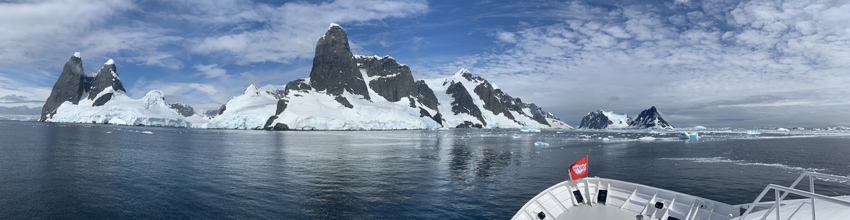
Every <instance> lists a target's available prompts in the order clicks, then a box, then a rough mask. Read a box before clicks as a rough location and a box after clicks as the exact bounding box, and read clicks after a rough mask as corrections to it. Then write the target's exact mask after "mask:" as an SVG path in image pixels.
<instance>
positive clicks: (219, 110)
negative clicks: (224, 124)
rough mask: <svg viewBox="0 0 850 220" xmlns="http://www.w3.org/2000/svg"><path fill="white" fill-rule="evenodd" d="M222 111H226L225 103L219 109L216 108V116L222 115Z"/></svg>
mask: <svg viewBox="0 0 850 220" xmlns="http://www.w3.org/2000/svg"><path fill="white" fill-rule="evenodd" d="M224 110H227V103H225V104H224V105H221V108H218V115H221V114H224Z"/></svg>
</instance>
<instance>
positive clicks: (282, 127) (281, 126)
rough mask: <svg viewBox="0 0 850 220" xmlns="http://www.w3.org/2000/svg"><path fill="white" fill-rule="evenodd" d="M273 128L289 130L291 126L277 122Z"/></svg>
mask: <svg viewBox="0 0 850 220" xmlns="http://www.w3.org/2000/svg"><path fill="white" fill-rule="evenodd" d="M272 130H275V131H283V130H289V126H287V125H286V124H284V123H277V124H275V125H274V127H272Z"/></svg>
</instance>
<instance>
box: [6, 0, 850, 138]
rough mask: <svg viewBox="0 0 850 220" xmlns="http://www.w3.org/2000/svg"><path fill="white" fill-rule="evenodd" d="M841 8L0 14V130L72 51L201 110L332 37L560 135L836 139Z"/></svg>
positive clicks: (844, 121) (231, 3) (446, 7)
mask: <svg viewBox="0 0 850 220" xmlns="http://www.w3.org/2000/svg"><path fill="white" fill-rule="evenodd" d="M847 12H850V2H847V1H843V0H839V1H816V0H800V1H767V0H754V1H735V0H728V1H727V0H709V1H696V0H690V1H688V0H669V1H614V0H604V1H496V0H492V1H424V0H400V1H371V0H337V1H294V2H293V1H250V0H216V1H191V0H171V1H166V0H147V1H132V0H112V1H110V0H105V1H80V0H43V1H11V2H9V3H0V115H26V114H32V115H37V114H38V113H39V112H40V108H41V105H43V102H44V100H46V99H47V96H48V95H49V93H50V89H51V88H52V86H53V84H54V83H55V81H56V79H57V78H58V76H59V73H60V72H61V68H62V65H63V64H64V63H65V61H67V60H68V58H69V57H70V56H71V55H72V54H73V53H74V52H76V51H79V52H81V53H82V57H83V62H84V68H85V70H86V71H87V72H96V71H97V70H99V69H100V67H101V65H102V64H103V62H105V61H106V60H108V59H114V60H115V62H116V64H117V68H118V74H119V75H120V78H121V80H122V82H123V83H124V86H125V87H126V88H127V92H128V95H130V96H131V97H134V98H140V97H142V96H144V95H145V93H147V92H148V91H151V90H162V91H163V92H164V93H165V94H166V101H167V102H183V103H188V104H191V105H192V106H194V107H195V108H196V109H197V110H208V109H214V108H217V107H218V106H220V105H221V104H223V103H224V102H226V101H227V100H228V99H229V98H231V97H233V96H235V95H238V94H240V93H241V92H242V91H243V90H244V89H245V88H246V87H247V86H248V85H249V84H251V83H254V84H257V85H259V86H262V85H267V84H274V85H284V84H286V83H287V82H289V81H291V80H294V79H298V78H304V77H307V76H308V75H309V72H310V66H311V65H312V56H313V52H314V51H313V50H314V46H315V43H316V41H317V40H318V38H319V37H321V36H322V34H324V32H325V31H326V30H327V27H328V25H329V24H330V23H332V22H333V23H338V24H340V25H341V26H342V27H343V28H344V29H345V30H346V32H347V33H348V36H349V38H350V42H351V44H352V49H353V50H354V53H355V54H363V55H379V56H383V55H390V56H393V57H394V58H396V59H397V60H398V61H399V62H400V63H404V64H407V65H409V66H410V67H411V69H412V70H413V73H414V77H415V78H417V79H430V78H438V77H445V76H448V75H451V74H454V73H455V72H456V71H458V70H459V69H460V68H467V69H469V70H470V71H472V72H473V73H474V74H476V75H480V76H482V77H484V78H485V79H488V80H489V81H490V82H491V83H495V84H497V85H499V86H500V87H501V88H502V89H503V90H504V91H506V92H507V93H508V94H511V95H512V96H515V97H520V98H522V99H523V101H525V102H534V103H537V104H539V105H540V106H542V107H543V108H544V109H546V110H547V111H551V112H553V113H554V114H556V115H557V116H559V117H561V118H562V119H563V120H564V121H565V122H567V123H569V124H571V125H578V122H579V121H580V120H581V117H582V116H584V115H585V114H587V113H588V112H590V111H593V110H596V109H600V108H602V109H605V110H608V111H615V112H618V113H627V114H629V115H631V116H635V115H637V114H638V113H639V112H640V111H641V110H643V109H646V108H649V107H650V106H653V105H654V106H657V107H658V108H659V109H660V110H661V111H662V112H663V113H664V114H665V115H666V116H667V120H668V121H670V122H671V123H672V124H673V125H674V126H678V127H689V126H695V125H704V126H709V127H725V126H732V127H755V126H782V127H790V126H850V98H848V95H850V86H848V85H850V13H847Z"/></svg>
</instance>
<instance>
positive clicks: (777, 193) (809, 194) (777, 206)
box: [738, 172, 850, 220]
mask: <svg viewBox="0 0 850 220" xmlns="http://www.w3.org/2000/svg"><path fill="white" fill-rule="evenodd" d="M805 177H809V192H806V191H802V190H799V189H795V187H797V184H799V183H800V181H802V180H803V178H805ZM815 178H818V179H826V180H838V181H848V182H850V178H848V177H843V176H835V175H829V174H822V173H815V172H803V173H802V174H800V177H798V178H797V180H796V181H794V183H793V184H791V187H784V186H779V185H774V184H770V185H767V187H765V188H764V190H762V191H761V194H759V196H758V197H757V198H756V200H755V201H753V204H751V205H750V207H748V208H747V211H745V212H744V214H743V215H741V218H738V219H740V220H744V219H746V218H747V215H749V214H750V212H752V211H753V208H755V207H756V206H758V205H759V202H761V199H762V198H764V196H765V195H766V194H767V192H769V191H770V190H773V191H774V194H775V197H774V200H775V201H774V204H773V205H772V206H771V207H770V209H768V210H767V211H765V212H764V215H763V216H762V217H761V219H762V220H764V219H767V215H768V214H770V213H771V212H772V211H773V210H774V209H776V219H777V220H781V218H780V216H779V213H780V209H781V207H780V203H781V202H782V200H783V199H785V197H786V196H788V194H789V193H791V194H795V195H799V196H804V197H808V198H810V199H811V201H810V202H811V205H812V219H817V215H816V213H815V199H818V200H822V201H826V202H830V203H835V204H839V205H843V206H847V207H848V208H850V201H845V200H840V199H836V198H832V197H829V196H825V195H821V194H817V193H815ZM780 192H782V195H781V196H780ZM788 218H789V219H790V218H791V216H789V217H788Z"/></svg>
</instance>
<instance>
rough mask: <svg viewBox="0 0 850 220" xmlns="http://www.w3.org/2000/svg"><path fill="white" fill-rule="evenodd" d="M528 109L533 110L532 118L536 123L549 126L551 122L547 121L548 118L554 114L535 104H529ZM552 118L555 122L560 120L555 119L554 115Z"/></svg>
mask: <svg viewBox="0 0 850 220" xmlns="http://www.w3.org/2000/svg"><path fill="white" fill-rule="evenodd" d="M528 108H529V109H531V114H532V117H531V118H533V119H534V121H537V122H539V123H540V124H544V125H549V121H547V120H546V118H548V116H549V115H552V113H549V112H546V111H543V108H540V107H538V106H537V105H535V104H534V103H529V104H528ZM552 117H553V119H555V120H560V119H558V118H554V117H555V116H554V115H552Z"/></svg>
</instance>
